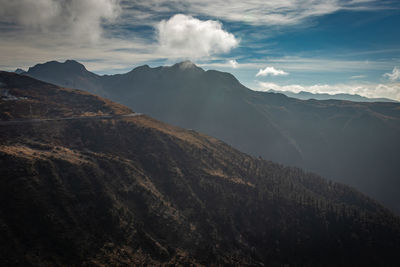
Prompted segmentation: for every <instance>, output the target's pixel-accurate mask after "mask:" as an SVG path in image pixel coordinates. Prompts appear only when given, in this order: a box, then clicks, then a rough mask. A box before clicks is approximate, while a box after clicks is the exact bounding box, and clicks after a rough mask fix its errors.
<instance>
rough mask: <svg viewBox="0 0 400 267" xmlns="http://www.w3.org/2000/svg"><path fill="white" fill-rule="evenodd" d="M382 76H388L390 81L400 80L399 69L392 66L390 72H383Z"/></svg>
mask: <svg viewBox="0 0 400 267" xmlns="http://www.w3.org/2000/svg"><path fill="white" fill-rule="evenodd" d="M383 76H384V77H388V78H389V80H391V81H397V80H400V69H399V68H398V67H394V68H393V70H392V73H385V74H383Z"/></svg>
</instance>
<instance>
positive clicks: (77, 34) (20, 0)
mask: <svg viewBox="0 0 400 267" xmlns="http://www.w3.org/2000/svg"><path fill="white" fill-rule="evenodd" d="M0 6H1V9H0V22H3V23H7V24H10V25H11V26H10V27H13V29H14V30H15V31H20V32H23V33H24V34H31V35H32V36H34V35H36V37H38V36H40V34H43V35H46V36H49V35H52V34H62V35H63V36H64V37H66V38H71V37H72V38H76V39H77V41H82V40H83V39H84V40H91V41H95V40H97V39H98V38H99V37H100V36H101V34H102V27H101V24H102V23H104V22H109V21H112V20H114V19H115V18H117V16H118V15H119V14H120V11H121V9H120V6H119V0H85V1H81V0H69V1H64V0H35V1H32V0H13V1H9V0H0Z"/></svg>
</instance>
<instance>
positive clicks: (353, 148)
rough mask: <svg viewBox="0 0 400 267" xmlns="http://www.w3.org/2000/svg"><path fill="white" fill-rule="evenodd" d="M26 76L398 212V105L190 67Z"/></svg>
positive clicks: (44, 69) (55, 69) (62, 67)
mask: <svg viewBox="0 0 400 267" xmlns="http://www.w3.org/2000/svg"><path fill="white" fill-rule="evenodd" d="M27 74H28V75H30V76H32V77H36V78H38V79H42V80H45V81H49V82H53V83H56V84H58V85H61V86H73V87H75V88H78V89H82V90H87V91H89V92H93V93H96V92H97V93H98V94H100V95H101V96H104V97H108V98H110V99H112V100H113V101H117V102H119V103H121V104H124V105H127V106H128V107H130V108H132V109H134V110H137V111H138V112H141V113H145V114H148V115H150V116H153V117H155V118H157V119H159V120H162V121H165V122H167V123H170V124H174V125H177V126H180V127H184V128H187V129H193V130H196V131H200V132H204V133H206V134H208V135H211V136H213V137H216V138H218V139H221V140H223V141H225V142H227V143H228V144H230V145H232V146H234V147H235V148H237V149H239V150H241V151H243V152H246V153H249V154H251V155H254V156H261V157H263V158H264V159H268V160H273V161H277V162H280V163H283V164H288V165H293V166H299V167H302V168H305V169H307V170H311V171H314V172H317V173H319V174H321V175H323V176H325V177H328V178H330V179H333V180H335V181H339V182H343V183H346V184H350V185H353V186H355V187H357V188H358V189H360V190H361V191H363V192H365V193H367V194H369V195H370V196H372V197H374V198H377V199H378V200H380V201H382V202H383V203H385V204H386V205H387V206H388V207H390V208H392V209H393V210H396V211H397V212H400V205H399V203H400V194H399V190H398V188H400V179H399V176H398V174H399V173H400V158H399V157H398V151H400V139H399V136H400V104H398V103H383V102H382V103H380V102H377V103H361V102H349V101H339V100H324V101H317V100H307V101H303V100H298V99H294V98H289V97H286V96H285V95H283V94H276V93H267V92H255V91H252V90H250V89H248V88H246V87H245V86H243V85H242V84H240V82H239V81H238V80H237V79H236V78H235V77H234V76H232V75H231V74H229V73H224V72H219V71H215V70H208V71H204V70H203V69H201V68H199V67H197V66H196V65H194V64H193V63H191V62H187V61H186V62H182V63H178V64H175V65H173V66H168V67H157V68H150V67H149V66H147V65H145V66H141V67H137V68H135V69H133V70H132V71H130V72H128V73H125V74H117V75H104V76H98V75H96V74H93V73H90V72H88V71H87V70H86V69H85V68H84V67H83V66H82V65H81V64H79V63H77V62H74V61H67V62H65V63H54V62H49V63H45V64H42V65H36V66H35V67H33V68H31V69H30V70H29V71H28V72H27Z"/></svg>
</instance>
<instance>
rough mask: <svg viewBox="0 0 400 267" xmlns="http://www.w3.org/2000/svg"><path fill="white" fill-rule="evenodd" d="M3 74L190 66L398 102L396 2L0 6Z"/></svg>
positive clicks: (99, 0)
mask: <svg viewBox="0 0 400 267" xmlns="http://www.w3.org/2000/svg"><path fill="white" fill-rule="evenodd" d="M0 7H1V8H0V69H2V70H8V71H13V70H15V69H16V68H23V69H25V70H26V69H27V68H29V67H31V66H33V65H35V64H37V63H43V62H47V61H51V60H58V61H64V60H67V59H75V60H77V61H79V62H81V63H83V64H84V65H85V66H86V68H87V69H88V70H90V71H93V72H95V73H98V74H114V73H124V72H127V71H130V70H131V69H132V68H134V67H137V66H140V65H144V64H148V65H150V66H152V67H156V66H160V65H172V64H174V63H176V62H179V61H182V60H191V61H193V62H194V63H195V64H197V65H198V66H200V67H202V68H204V69H206V70H208V69H216V70H220V71H226V72H230V73H232V74H234V75H235V76H236V77H237V78H238V80H239V81H240V82H241V83H243V84H244V85H245V86H247V87H249V88H251V89H253V90H260V91H267V90H269V89H274V90H289V91H293V92H299V91H309V92H313V93H318V92H320V93H351V94H360V95H363V96H367V97H388V98H392V99H396V100H400V1H398V0H270V1H266V0H247V1H236V0H201V1H200V0H186V1H182V0H168V1H166V0H146V1H138V0H13V1H10V0H0Z"/></svg>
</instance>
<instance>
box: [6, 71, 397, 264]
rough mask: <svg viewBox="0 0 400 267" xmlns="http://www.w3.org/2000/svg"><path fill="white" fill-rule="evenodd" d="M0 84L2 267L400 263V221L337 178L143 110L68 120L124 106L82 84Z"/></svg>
mask: <svg viewBox="0 0 400 267" xmlns="http://www.w3.org/2000/svg"><path fill="white" fill-rule="evenodd" d="M176 67H179V68H180V67H181V66H176ZM196 71H201V70H199V69H195V68H194V69H192V70H191V72H190V73H192V74H194V72H196ZM188 75H190V74H189V73H188ZM229 79H230V78H229ZM0 82H1V84H2V85H1V87H2V90H7V92H8V95H9V96H14V97H15V98H14V99H13V100H9V99H3V98H1V99H0V116H1V117H2V118H8V119H7V120H9V121H10V120H11V121H15V122H16V123H15V124H13V125H6V126H5V125H3V124H0V144H1V145H0V162H1V164H0V203H1V205H0V262H1V263H2V265H4V266H15V265H18V266H135V265H140V266H143V265H150V266H154V265H157V266H160V265H162V266H167V265H178V266H185V265H186V266H190V265H197V266H220V265H227V266H228V265H229V266H399V264H400V260H399V258H398V251H399V250H400V219H399V218H398V217H395V216H394V215H393V214H391V213H390V212H389V211H388V210H386V209H385V208H383V207H382V206H381V205H380V204H378V203H377V202H375V201H373V200H372V199H370V198H368V197H366V196H364V195H363V194H361V193H358V192H357V191H356V190H354V189H352V188H350V187H348V186H344V185H341V184H337V183H333V182H329V181H327V180H325V179H322V178H320V177H319V176H317V175H315V174H311V173H305V172H303V171H301V170H300V169H297V168H288V167H283V166H282V165H279V164H275V163H271V162H269V161H265V160H261V159H255V158H252V157H250V156H248V155H246V154H243V153H241V152H239V151H237V150H235V149H233V148H231V147H229V146H228V145H226V144H224V143H223V142H221V141H218V140H216V139H214V138H211V137H208V136H206V135H203V134H199V133H197V132H195V131H190V130H183V129H180V128H177V127H173V126H170V125H167V124H164V123H161V122H159V121H156V120H154V119H152V118H150V117H147V116H138V117H130V118H120V119H111V120H101V119H100V120H80V119H79V118H80V117H85V116H87V114H93V115H95V114H126V113H130V112H131V111H130V110H129V109H128V108H126V107H124V106H121V105H119V104H116V103H112V102H110V101H108V100H106V99H103V98H100V97H96V96H94V95H91V94H88V93H83V92H80V91H77V90H70V89H64V88H60V87H57V86H54V85H51V84H47V83H44V82H40V81H37V80H34V79H32V78H30V77H26V76H21V75H17V74H13V73H6V72H0ZM71 113H72V114H71ZM31 115H33V117H30V116H31ZM71 115H73V117H74V118H75V119H74V120H59V121H41V120H40V119H46V118H62V117H64V116H71ZM32 118H34V119H36V120H34V121H32V122H31V123H23V122H25V121H27V120H29V119H32ZM2 121H4V119H3V120H2ZM18 122H19V123H18Z"/></svg>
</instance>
